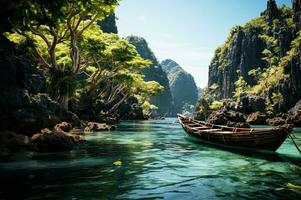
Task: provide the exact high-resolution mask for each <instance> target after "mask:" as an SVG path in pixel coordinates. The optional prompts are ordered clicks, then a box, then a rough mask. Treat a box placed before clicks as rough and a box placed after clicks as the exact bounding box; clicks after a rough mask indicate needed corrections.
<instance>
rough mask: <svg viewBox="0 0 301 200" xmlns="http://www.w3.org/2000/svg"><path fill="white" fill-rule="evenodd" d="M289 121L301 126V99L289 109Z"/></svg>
mask: <svg viewBox="0 0 301 200" xmlns="http://www.w3.org/2000/svg"><path fill="white" fill-rule="evenodd" d="M287 123H291V124H294V126H298V127H301V100H300V101H299V102H297V103H296V105H295V106H294V107H292V108H291V109H290V110H289V111H288V118H287Z"/></svg>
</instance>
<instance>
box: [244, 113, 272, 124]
mask: <svg viewBox="0 0 301 200" xmlns="http://www.w3.org/2000/svg"><path fill="white" fill-rule="evenodd" d="M266 120H267V116H266V115H265V114H264V113H261V112H258V111H257V112H254V113H251V114H250V115H248V117H247V119H246V122H247V123H249V124H251V125H262V124H265V123H266Z"/></svg>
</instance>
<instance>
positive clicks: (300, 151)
mask: <svg viewBox="0 0 301 200" xmlns="http://www.w3.org/2000/svg"><path fill="white" fill-rule="evenodd" d="M289 136H290V138H291V139H292V141H293V143H294V145H295V147H296V149H297V150H298V151H299V153H300V154H301V150H300V149H299V147H298V145H297V143H296V142H295V140H294V138H293V136H292V135H289Z"/></svg>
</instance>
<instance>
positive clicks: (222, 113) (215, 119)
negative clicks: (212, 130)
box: [206, 110, 250, 127]
mask: <svg viewBox="0 0 301 200" xmlns="http://www.w3.org/2000/svg"><path fill="white" fill-rule="evenodd" d="M206 122H207V123H210V124H218V125H227V126H233V127H250V126H249V125H248V124H246V123H245V115H244V114H242V113H239V112H234V111H226V110H218V111H213V112H212V113H211V114H210V115H209V117H208V118H207V120H206Z"/></svg>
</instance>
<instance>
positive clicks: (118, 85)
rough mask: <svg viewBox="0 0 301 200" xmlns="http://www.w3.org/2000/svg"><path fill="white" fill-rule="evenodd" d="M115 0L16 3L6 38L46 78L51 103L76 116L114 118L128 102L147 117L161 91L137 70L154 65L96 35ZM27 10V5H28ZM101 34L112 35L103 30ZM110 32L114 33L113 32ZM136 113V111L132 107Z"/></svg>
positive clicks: (128, 48) (116, 41)
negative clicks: (132, 101)
mask: <svg viewBox="0 0 301 200" xmlns="http://www.w3.org/2000/svg"><path fill="white" fill-rule="evenodd" d="M117 4H118V1H117V0H110V1H107V0H103V1H94V0H93V1H72V2H70V1H51V2H40V1H39V2H34V1H26V2H20V6H19V7H17V8H16V9H18V10H20V17H19V18H18V20H15V21H10V23H11V26H12V28H11V31H10V32H7V33H6V34H5V36H6V37H7V38H9V39H10V40H11V41H13V42H15V43H16V45H17V50H18V51H19V52H20V53H22V54H26V56H27V57H29V58H31V59H32V60H33V61H34V62H35V63H36V64H37V66H38V68H39V69H41V70H42V71H43V72H44V74H45V75H46V80H47V90H46V91H45V92H46V93H47V94H48V95H49V96H50V97H51V98H52V99H54V100H56V101H57V102H59V103H60V105H61V106H62V107H63V108H64V109H67V110H68V108H69V105H72V106H71V109H72V110H74V111H77V112H79V113H81V114H88V115H89V114H91V115H96V116H97V115H102V114H103V113H116V112H118V108H119V107H120V106H121V105H122V104H124V103H126V102H127V101H128V100H129V99H132V98H134V99H136V101H135V105H136V107H137V108H141V109H144V113H145V114H149V113H150V110H151V109H156V107H155V106H153V105H152V104H150V103H149V102H148V101H149V99H150V98H151V97H153V96H156V95H157V94H159V93H161V92H162V91H163V87H162V86H161V85H160V84H159V83H157V82H155V81H154V80H144V76H143V74H142V70H145V69H146V68H147V67H148V66H150V65H151V66H153V65H152V62H151V61H149V60H146V59H143V58H142V57H141V56H140V55H139V54H138V52H137V51H136V48H135V47H134V46H133V45H131V44H129V42H128V41H127V40H124V39H120V38H119V37H118V36H117V35H116V34H112V33H104V32H103V31H102V30H100V27H101V26H103V23H100V24H101V25H100V27H99V25H97V21H100V22H104V21H103V20H107V19H108V17H109V19H111V16H114V9H115V7H116V6H117ZM29 5H30V6H29ZM105 31H106V32H112V31H109V30H105ZM113 32H114V31H113ZM135 109H136V108H135Z"/></svg>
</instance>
